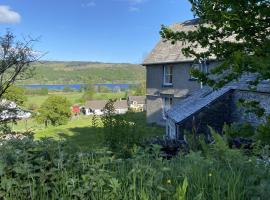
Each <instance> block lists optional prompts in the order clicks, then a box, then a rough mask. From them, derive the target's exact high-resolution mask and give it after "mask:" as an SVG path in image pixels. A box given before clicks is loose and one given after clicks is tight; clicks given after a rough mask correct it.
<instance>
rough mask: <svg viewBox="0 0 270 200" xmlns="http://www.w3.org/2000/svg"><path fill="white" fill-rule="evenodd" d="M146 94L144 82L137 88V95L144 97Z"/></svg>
mask: <svg viewBox="0 0 270 200" xmlns="http://www.w3.org/2000/svg"><path fill="white" fill-rule="evenodd" d="M145 94H146V83H145V81H142V82H141V83H140V84H139V85H138V86H137V88H136V91H135V95H138V96H142V95H145Z"/></svg>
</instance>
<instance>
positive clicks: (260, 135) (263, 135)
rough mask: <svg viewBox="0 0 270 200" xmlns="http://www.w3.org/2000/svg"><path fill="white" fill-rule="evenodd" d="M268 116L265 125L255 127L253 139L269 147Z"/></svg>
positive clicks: (269, 126) (269, 127)
mask: <svg viewBox="0 0 270 200" xmlns="http://www.w3.org/2000/svg"><path fill="white" fill-rule="evenodd" d="M269 133H270V116H268V117H267V118H266V123H265V124H261V125H260V126H259V127H257V129H256V132H255V138H256V139H257V140H259V141H261V142H262V143H263V144H268V145H270V134H269Z"/></svg>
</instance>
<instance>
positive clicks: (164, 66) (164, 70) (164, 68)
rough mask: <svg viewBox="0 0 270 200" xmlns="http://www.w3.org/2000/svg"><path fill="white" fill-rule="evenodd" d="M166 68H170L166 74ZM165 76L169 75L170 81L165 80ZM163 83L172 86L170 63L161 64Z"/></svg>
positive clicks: (171, 67)
mask: <svg viewBox="0 0 270 200" xmlns="http://www.w3.org/2000/svg"><path fill="white" fill-rule="evenodd" d="M167 68H170V69H169V70H168V71H169V73H168V74H166V73H167V72H168V71H167ZM167 76H169V77H170V78H169V80H171V82H167V81H166V78H167ZM163 85H165V86H172V85H173V66H172V65H163Z"/></svg>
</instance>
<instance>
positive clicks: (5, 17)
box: [0, 5, 21, 24]
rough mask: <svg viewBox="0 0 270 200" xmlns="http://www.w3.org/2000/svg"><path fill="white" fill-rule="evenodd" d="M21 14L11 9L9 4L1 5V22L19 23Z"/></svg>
mask: <svg viewBox="0 0 270 200" xmlns="http://www.w3.org/2000/svg"><path fill="white" fill-rule="evenodd" d="M20 21H21V16H20V14H19V13H17V12H15V11H13V10H11V9H10V7H9V6H4V5H0V23H7V24H10V23H19V22H20Z"/></svg>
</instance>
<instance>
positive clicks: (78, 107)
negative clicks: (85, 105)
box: [71, 105, 81, 115]
mask: <svg viewBox="0 0 270 200" xmlns="http://www.w3.org/2000/svg"><path fill="white" fill-rule="evenodd" d="M71 111H72V113H73V114H74V115H78V114H80V112H81V109H80V106H77V105H74V106H72V109H71Z"/></svg>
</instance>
